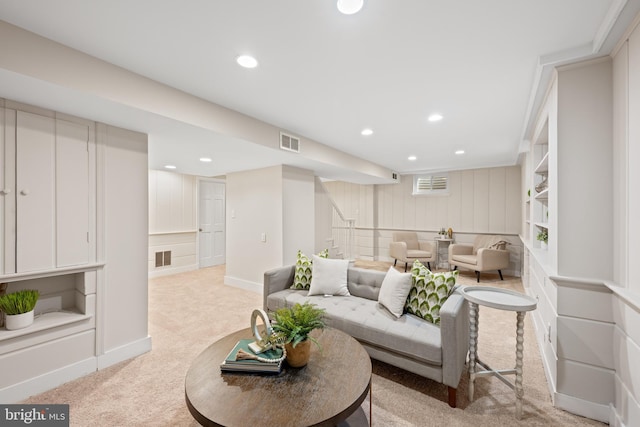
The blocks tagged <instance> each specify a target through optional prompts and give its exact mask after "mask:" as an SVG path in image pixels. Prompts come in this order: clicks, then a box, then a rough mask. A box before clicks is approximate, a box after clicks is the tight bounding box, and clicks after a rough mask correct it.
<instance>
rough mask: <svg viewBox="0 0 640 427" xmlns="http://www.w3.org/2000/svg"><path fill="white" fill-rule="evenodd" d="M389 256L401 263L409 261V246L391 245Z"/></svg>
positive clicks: (397, 243) (392, 243) (403, 244)
mask: <svg viewBox="0 0 640 427" xmlns="http://www.w3.org/2000/svg"><path fill="white" fill-rule="evenodd" d="M389 256H390V257H391V258H395V259H397V260H399V261H405V262H406V261H407V244H406V243H405V242H391V243H389Z"/></svg>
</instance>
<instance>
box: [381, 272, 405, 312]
mask: <svg viewBox="0 0 640 427" xmlns="http://www.w3.org/2000/svg"><path fill="white" fill-rule="evenodd" d="M410 290H411V273H400V272H399V271H398V270H396V269H395V268H393V267H390V268H389V270H388V271H387V274H386V275H385V276H384V280H383V281H382V286H380V293H379V295H378V302H379V303H380V304H382V305H383V306H384V307H385V308H386V309H387V310H389V311H390V312H391V314H393V315H394V316H396V317H400V316H402V314H403V313H404V304H405V303H406V302H407V296H408V295H409V291H410Z"/></svg>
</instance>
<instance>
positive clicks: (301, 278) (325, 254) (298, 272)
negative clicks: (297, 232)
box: [291, 249, 329, 289]
mask: <svg viewBox="0 0 640 427" xmlns="http://www.w3.org/2000/svg"><path fill="white" fill-rule="evenodd" d="M318 256H319V257H321V258H329V249H325V250H323V251H321V252H320V253H319V254H318ZM312 272H313V260H312V259H310V258H309V257H308V256H306V255H305V254H303V253H302V251H300V250H299V251H298V254H297V255H296V267H295V274H294V276H293V285H291V289H309V285H310V284H311V277H312Z"/></svg>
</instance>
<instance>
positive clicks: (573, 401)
mask: <svg viewBox="0 0 640 427" xmlns="http://www.w3.org/2000/svg"><path fill="white" fill-rule="evenodd" d="M553 401H554V406H555V407H556V408H559V409H563V410H565V411H568V412H571V413H572V414H576V415H580V416H583V417H587V418H591V419H592V420H596V421H601V422H603V423H608V422H609V419H610V416H611V410H610V408H609V405H603V404H599V403H595V402H589V401H588V400H584V399H580V398H578V397H574V396H569V395H567V394H562V393H556V394H555V395H554V399H553Z"/></svg>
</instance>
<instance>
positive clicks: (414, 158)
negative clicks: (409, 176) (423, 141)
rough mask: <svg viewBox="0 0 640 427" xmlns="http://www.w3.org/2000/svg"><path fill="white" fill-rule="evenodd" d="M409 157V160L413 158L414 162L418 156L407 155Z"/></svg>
mask: <svg viewBox="0 0 640 427" xmlns="http://www.w3.org/2000/svg"><path fill="white" fill-rule="evenodd" d="M407 159H409V160H411V161H412V162H413V161H414V160H416V159H417V157H416V156H409V157H407Z"/></svg>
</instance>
